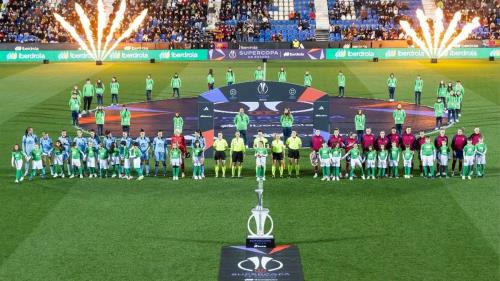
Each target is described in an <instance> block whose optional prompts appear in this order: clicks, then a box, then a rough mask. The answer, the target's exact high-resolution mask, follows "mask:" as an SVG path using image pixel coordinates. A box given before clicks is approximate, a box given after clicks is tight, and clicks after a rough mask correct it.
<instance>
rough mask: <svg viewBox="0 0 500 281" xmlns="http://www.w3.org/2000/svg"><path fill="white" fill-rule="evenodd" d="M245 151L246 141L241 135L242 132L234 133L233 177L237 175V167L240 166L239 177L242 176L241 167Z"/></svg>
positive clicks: (232, 142)
mask: <svg viewBox="0 0 500 281" xmlns="http://www.w3.org/2000/svg"><path fill="white" fill-rule="evenodd" d="M244 153H245V142H244V141H243V138H241V137H240V132H236V133H235V134H234V138H233V140H232V141H231V160H232V164H231V177H233V178H234V177H235V171H236V167H238V178H241V169H242V166H241V165H242V164H243V154H244Z"/></svg>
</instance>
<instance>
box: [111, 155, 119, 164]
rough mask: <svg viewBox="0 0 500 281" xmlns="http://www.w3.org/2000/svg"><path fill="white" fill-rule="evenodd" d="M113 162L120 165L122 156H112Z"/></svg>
mask: <svg viewBox="0 0 500 281" xmlns="http://www.w3.org/2000/svg"><path fill="white" fill-rule="evenodd" d="M111 164H112V165H120V157H119V156H113V157H111Z"/></svg>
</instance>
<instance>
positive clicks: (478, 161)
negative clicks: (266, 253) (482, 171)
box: [476, 155, 486, 165]
mask: <svg viewBox="0 0 500 281" xmlns="http://www.w3.org/2000/svg"><path fill="white" fill-rule="evenodd" d="M476 164H479V165H484V164H486V155H476Z"/></svg>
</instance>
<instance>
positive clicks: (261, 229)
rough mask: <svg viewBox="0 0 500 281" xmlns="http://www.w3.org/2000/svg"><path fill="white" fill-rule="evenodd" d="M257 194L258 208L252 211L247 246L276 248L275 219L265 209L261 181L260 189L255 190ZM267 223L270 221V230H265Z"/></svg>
mask: <svg viewBox="0 0 500 281" xmlns="http://www.w3.org/2000/svg"><path fill="white" fill-rule="evenodd" d="M255 193H256V194H257V206H255V208H253V209H252V214H251V215H250V217H249V218H248V222H247V228H248V233H249V234H248V236H247V243H246V246H247V247H249V248H274V246H275V243H274V236H273V235H272V232H273V227H274V223H273V219H272V218H271V216H270V215H269V209H267V208H264V207H263V204H264V200H263V194H264V186H263V182H262V181H259V187H258V188H257V189H256V190H255ZM252 220H254V221H255V231H254V229H252V227H251V222H252ZM266 221H269V224H270V226H269V230H267V231H266V230H265V228H266Z"/></svg>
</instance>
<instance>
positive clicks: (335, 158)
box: [330, 142, 344, 181]
mask: <svg viewBox="0 0 500 281" xmlns="http://www.w3.org/2000/svg"><path fill="white" fill-rule="evenodd" d="M330 154H331V155H332V165H331V169H332V173H331V178H332V180H336V181H339V180H340V165H341V160H342V156H343V154H344V151H343V149H342V148H341V147H340V143H339V142H336V143H335V147H333V148H332V150H331V151H330Z"/></svg>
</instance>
